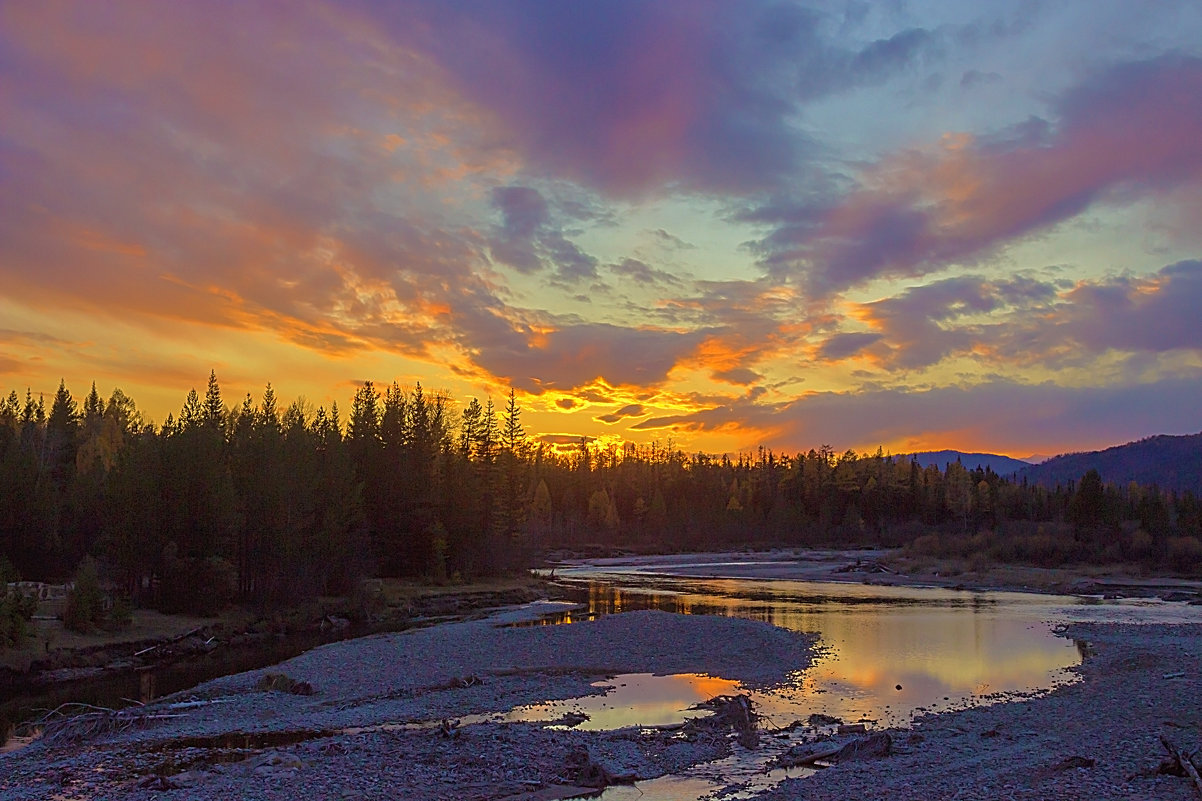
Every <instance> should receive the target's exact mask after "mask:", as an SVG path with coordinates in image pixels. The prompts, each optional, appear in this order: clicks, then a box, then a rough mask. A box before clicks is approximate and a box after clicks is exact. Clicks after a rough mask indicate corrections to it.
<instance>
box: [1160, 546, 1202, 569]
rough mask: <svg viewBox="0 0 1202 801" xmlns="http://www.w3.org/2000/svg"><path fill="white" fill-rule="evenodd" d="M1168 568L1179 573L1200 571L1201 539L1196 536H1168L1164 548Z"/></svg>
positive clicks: (1201, 563)
mask: <svg viewBox="0 0 1202 801" xmlns="http://www.w3.org/2000/svg"><path fill="white" fill-rule="evenodd" d="M1165 557H1166V559H1167V561H1168V564H1169V568H1170V569H1172V570H1176V571H1178V572H1180V573H1189V574H1194V573H1202V541H1199V539H1198V538H1197V537H1170V538H1169V541H1168V543H1167V547H1166V549H1165Z"/></svg>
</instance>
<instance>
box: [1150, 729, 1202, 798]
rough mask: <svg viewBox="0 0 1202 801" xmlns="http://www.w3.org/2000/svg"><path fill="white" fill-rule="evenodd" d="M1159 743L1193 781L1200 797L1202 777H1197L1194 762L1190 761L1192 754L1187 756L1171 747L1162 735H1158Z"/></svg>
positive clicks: (1175, 747)
mask: <svg viewBox="0 0 1202 801" xmlns="http://www.w3.org/2000/svg"><path fill="white" fill-rule="evenodd" d="M1160 742H1162V743H1163V744H1164V747H1165V748H1167V749H1168V751H1169V753H1170V754H1172V756H1173V759H1175V760H1177V762H1178V763H1179V764H1180V765H1181V768H1182V770H1184V771H1185V772H1186V773H1188V774H1189V777H1190V778H1191V779H1193V781H1194V787H1195V788H1197V790H1198V795H1199V796H1202V776H1199V775H1198V768H1197V767H1195V766H1194V761H1193V759H1191V756H1192V754H1187V753H1186V752H1184V751H1182V750H1181V749H1179V748H1178V747H1177V746H1175V745H1173V743H1172V741H1171V740H1169V738H1168V737H1165V736H1164V735H1163V734H1162V735H1160Z"/></svg>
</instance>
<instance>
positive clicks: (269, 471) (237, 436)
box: [0, 374, 1202, 611]
mask: <svg viewBox="0 0 1202 801" xmlns="http://www.w3.org/2000/svg"><path fill="white" fill-rule="evenodd" d="M1200 537H1202V519H1200V514H1199V504H1198V501H1197V499H1196V498H1195V497H1194V496H1193V495H1192V494H1190V493H1181V494H1176V493H1164V492H1161V491H1159V490H1158V489H1157V488H1155V487H1141V486H1136V485H1130V486H1125V487H1113V486H1108V485H1105V484H1104V483H1103V482H1102V481H1101V478H1100V477H1099V476H1098V475H1097V474H1096V473H1092V474H1087V475H1086V476H1085V477H1083V478H1082V480H1081V481H1079V482H1076V483H1074V484H1070V485H1067V486H1060V487H1056V488H1054V489H1045V488H1041V487H1037V486H1033V485H1027V484H1026V483H1016V482H1013V481H1008V480H1005V479H1003V478H1001V477H999V476H998V475H997V474H995V473H993V472H992V471H989V470H980V469H978V470H968V469H966V468H965V467H964V466H962V465H960V464H959V463H950V464H947V465H946V466H945V467H944V468H942V469H940V468H938V467H935V466H931V467H926V468H923V467H921V466H919V465H918V464H917V463H916V462H907V461H904V460H897V459H894V458H891V457H890V456H888V455H885V454H883V453H880V452H878V453H876V454H873V455H865V454H856V453H854V452H852V451H848V452H846V453H843V454H836V453H835V452H833V451H832V450H831V449H829V448H827V447H823V448H821V449H818V450H810V451H809V452H807V453H798V454H794V455H783V454H775V453H773V452H771V451H768V450H764V449H761V450H759V451H758V452H757V453H755V454H744V455H741V456H739V457H737V458H736V459H733V460H732V459H730V458H727V457H715V456H710V455H706V454H694V455H686V454H685V453H683V452H682V451H680V450H679V449H676V448H674V447H672V446H671V445H666V446H665V445H661V444H658V443H657V444H651V445H645V446H643V445H634V444H629V443H628V444H626V445H624V446H622V447H605V448H602V447H598V446H597V445H595V444H590V443H588V442H585V441H583V440H582V441H581V443H579V444H578V445H576V446H573V447H570V448H568V449H567V450H566V451H565V450H559V449H555V448H552V447H551V446H548V445H545V444H541V443H539V442H537V440H536V438H532V437H528V436H527V435H526V432H525V431H524V428H523V426H522V423H521V409H520V407H519V406H518V404H517V402H516V399H515V396H514V395H513V393H510V396H509V398H508V402H507V403H504V404H503V405H502V407H501V408H498V407H496V406H495V405H494V404H493V402H492V401H491V400H486V402H485V403H484V404H481V403H480V402H479V401H478V400H476V399H472V400H471V401H469V402H468V403H467V404H466V405H465V406H463V407H462V408H459V406H458V404H456V403H454V402H453V401H452V400H451V399H450V398H449V397H447V396H446V395H445V394H442V393H433V394H431V393H426V392H425V391H424V390H423V389H422V387H421V385H420V384H419V385H418V386H416V387H415V388H413V389H406V388H402V387H400V386H398V385H397V384H395V383H394V384H392V385H390V386H387V387H384V388H383V391H381V390H380V389H379V388H377V387H376V386H375V385H373V384H371V383H370V382H369V383H365V384H364V385H363V386H362V387H361V388H360V389H359V390H358V391H357V392H356V393H355V395H354V398H353V399H352V401H351V407H350V411H349V414H348V415H347V418H346V420H345V421H343V419H342V416H341V413H340V411H339V409H338V407H337V405H334V406H332V407H331V408H330V409H328V410H327V409H325V408H313V407H312V406H311V405H309V404H307V403H306V402H305V401H303V400H298V401H295V402H293V403H291V404H290V405H288V406H287V407H285V408H281V406H280V404H279V403H278V401H277V399H276V397H275V393H274V391H273V390H272V388H271V386H270V385H267V387H266V389H265V391H264V392H263V394H262V396H261V397H260V398H258V399H254V398H252V397H251V396H249V395H248V396H247V397H246V398H245V399H243V400H242V402H241V403H236V404H228V403H227V402H226V401H225V399H224V398H223V397H222V393H221V388H220V386H219V384H218V381H217V377H216V375H215V374H211V375H210V377H209V382H208V386H207V390H206V392H205V394H204V395H203V396H201V395H199V394H198V393H197V392H196V391H195V390H193V391H191V392H189V393H188V395H187V397H186V399H185V401H184V403H183V406H182V408H181V410H180V412H179V414H178V417H177V416H175V415H171V416H169V417H168V418H167V420H166V421H165V422H164V423H163V424H162V425H161V426H155V425H152V424H149V423H148V422H147V421H146V420H145V419H144V418H143V416H142V415H141V414H140V413H139V411H138V409H137V407H136V404H135V403H134V402H133V400H132V399H130V398H129V397H128V396H126V395H125V394H124V393H123V392H121V391H120V390H115V391H114V392H113V393H112V394H111V396H110V397H109V398H108V399H107V400H105V399H102V397H101V396H100V395H99V393H98V392H97V391H96V388H95V387H94V386H93V388H92V390H91V392H90V393H88V395H86V396H85V397H84V398H83V400H82V401H77V400H76V399H75V398H74V397H73V396H72V394H71V393H70V391H69V390H68V389H67V388H66V386H65V385H60V387H59V390H58V392H57V393H56V394H55V396H54V397H53V399H52V400H51V402H50V406H49V408H48V409H47V408H46V404H45V401H44V400H43V399H41V398H37V399H35V398H33V396H32V395H31V393H29V392H28V391H27V392H26V394H25V397H24V399H23V400H22V399H21V398H20V397H19V396H18V395H17V394H16V393H15V392H13V393H11V394H10V395H9V396H8V398H7V399H6V400H4V401H3V402H0V554H2V555H3V558H4V560H7V562H8V563H9V564H10V565H11V567H12V568H14V569H15V572H17V573H19V574H20V575H21V576H22V577H24V578H26V579H35V580H48V579H64V578H67V577H69V576H71V575H72V574H73V573H74V571H76V570H77V568H78V566H79V565H80V564H81V563H82V562H83V560H84V559H85V557H92V558H94V559H95V560H96V562H97V563H99V565H100V566H101V568H102V574H103V575H104V576H106V577H107V578H108V580H109V581H110V582H111V583H112V585H113V586H115V587H117V588H118V590H119V592H120V593H121V594H123V595H125V596H126V597H127V598H129V599H131V600H133V601H134V602H136V603H139V604H150V605H155V606H158V607H159V608H162V609H166V610H184V609H186V610H189V611H212V609H214V608H216V607H219V606H220V605H221V604H223V603H225V602H227V601H228V600H230V599H233V598H237V599H239V600H242V601H244V602H249V603H256V604H262V605H268V606H270V605H278V604H285V603H291V602H294V601H296V600H298V599H301V598H306V597H311V596H313V595H316V594H335V593H347V592H350V591H351V590H353V589H354V587H355V586H356V585H357V581H358V579H359V578H360V577H363V576H366V575H378V574H384V575H417V576H424V577H429V578H431V579H434V580H438V581H442V580H453V579H455V578H456V577H460V578H465V579H466V578H472V577H476V576H480V575H487V574H496V573H502V572H506V571H511V570H514V569H517V568H520V567H522V566H524V565H526V564H528V562H529V555H530V554H531V552H532V551H533V550H535V549H553V548H565V547H566V548H580V547H582V546H586V545H593V544H597V545H602V546H607V547H629V548H637V549H647V550H652V549H654V550H674V549H684V548H716V547H737V546H743V545H747V544H756V545H768V544H789V545H814V546H817V545H829V544H840V545H846V544H861V543H862V544H868V543H873V544H885V545H900V544H907V543H916V544H917V545H918V546H920V547H921V548H924V549H925V550H927V551H929V552H932V553H936V552H938V553H955V552H965V551H966V550H972V549H975V550H977V551H981V550H983V549H988V550H989V552H990V553H991V554H995V555H996V556H997V557H998V558H1003V559H1023V560H1030V561H1036V562H1041V563H1059V562H1063V561H1071V560H1083V559H1094V560H1125V561H1133V560H1134V561H1141V562H1145V563H1147V564H1150V565H1155V566H1158V567H1172V568H1174V569H1180V570H1192V569H1197V566H1198V565H1199V564H1200V563H1202V543H1200V542H1199V538H1200ZM920 538H922V539H920ZM0 561H3V560H0Z"/></svg>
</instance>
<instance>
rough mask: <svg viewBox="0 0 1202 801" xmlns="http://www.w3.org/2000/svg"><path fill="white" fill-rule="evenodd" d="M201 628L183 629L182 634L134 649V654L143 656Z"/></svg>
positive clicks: (178, 640)
mask: <svg viewBox="0 0 1202 801" xmlns="http://www.w3.org/2000/svg"><path fill="white" fill-rule="evenodd" d="M201 628H203V627H200V628H195V629H192V630H191V631H185V632H184V633H183V634H181V635H179V636H178V637H172V638H171V639H170V640H164V641H163V642H160V643H156V644H154V645H152V646H150V647H149V648H143V649H142V650H141V651H135V652H134V656H145V655H146V654H148V653H150V652H151V651H157V650H158V649H160V648H163V647H164V646H167V645H174V644H175V643H177V642H180V641H181V640H186V639H188V638H189V637H191V636H192V635H194V634H200V631H201ZM209 639H212V638H211V637H210V638H209Z"/></svg>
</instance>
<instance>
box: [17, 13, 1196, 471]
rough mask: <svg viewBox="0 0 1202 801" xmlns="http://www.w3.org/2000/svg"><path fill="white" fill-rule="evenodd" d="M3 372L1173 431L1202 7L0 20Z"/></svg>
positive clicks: (538, 428) (22, 380) (1190, 284)
mask: <svg viewBox="0 0 1202 801" xmlns="http://www.w3.org/2000/svg"><path fill="white" fill-rule="evenodd" d="M0 281H2V282H3V284H2V286H3V289H2V290H0V392H3V394H4V395H7V394H8V393H9V392H10V391H11V390H16V391H17V392H18V394H19V395H20V396H21V397H22V398H24V396H25V391H26V388H29V389H31V390H32V392H33V393H34V395H35V396H36V395H37V394H39V393H45V395H46V397H47V400H49V397H50V396H51V395H52V394H53V392H54V391H55V389H56V388H57V387H58V384H59V381H60V379H64V380H65V381H66V383H67V386H68V387H69V388H70V389H71V390H72V392H73V393H74V394H75V396H76V397H81V396H82V395H84V394H85V393H86V392H87V391H88V389H89V388H90V386H91V384H92V382H93V381H95V382H96V385H97V388H98V389H99V391H100V392H101V393H102V394H103V395H105V396H107V395H108V394H109V393H110V392H111V391H112V389H113V388H114V387H118V386H119V387H120V388H121V389H123V390H124V391H125V392H126V393H127V394H129V395H131V396H132V397H133V398H134V399H135V400H136V401H137V402H138V404H139V406H140V408H141V409H142V410H143V412H144V413H145V414H147V415H148V416H149V417H151V418H153V419H154V420H155V421H156V422H159V423H161V422H162V421H163V420H164V419H165V418H166V416H167V414H168V413H175V414H177V415H178V411H179V408H180V406H181V405H182V403H183V401H184V396H185V394H186V393H187V391H188V389H189V388H191V387H196V388H197V389H198V390H199V391H201V392H202V393H203V391H204V387H205V383H206V381H207V378H208V376H209V371H210V370H211V369H215V370H216V372H217V375H218V378H219V379H220V381H221V384H222V388H223V390H224V392H225V397H226V400H227V402H229V403H232V404H236V403H238V402H240V401H241V398H242V397H243V396H244V395H245V394H246V393H247V392H251V393H253V394H254V395H255V396H256V398H257V397H258V396H259V395H260V394H261V392H262V389H263V385H264V384H265V383H266V382H268V381H270V382H272V384H273V386H274V387H275V389H276V393H277V395H278V396H280V398H281V399H282V400H283V401H284V402H288V401H291V400H292V399H294V398H296V397H297V396H301V395H303V396H304V397H306V398H307V399H309V400H310V401H311V402H312V403H314V404H322V405H326V406H328V405H329V404H330V403H331V402H333V401H337V402H338V403H339V405H340V406H341V407H342V408H343V409H344V410H345V409H347V408H348V407H349V399H350V397H351V395H352V394H353V392H354V390H355V387H356V385H357V384H359V383H360V382H362V381H363V380H364V379H370V380H373V381H375V382H377V383H390V382H392V381H393V380H396V381H398V382H399V383H400V384H402V385H407V386H413V385H414V384H415V383H416V382H417V381H421V382H422V384H423V386H424V387H425V388H426V389H427V390H434V391H437V390H446V391H447V392H448V393H450V395H451V396H452V397H454V398H455V399H456V400H457V401H464V400H466V399H467V398H469V397H472V396H476V397H479V398H480V399H481V400H482V401H483V400H484V398H485V397H486V396H489V395H491V396H492V397H493V398H494V399H495V400H497V401H500V400H501V399H502V396H505V395H507V394H508V391H509V388H510V387H513V388H514V389H515V390H516V391H517V396H518V400H519V402H520V403H521V404H522V406H523V408H524V409H525V413H524V416H523V422H524V423H525V424H526V427H527V428H528V429H529V430H532V431H535V432H538V433H540V434H543V435H547V436H548V438H549V441H557V440H565V439H567V438H579V437H580V436H582V435H583V436H589V437H597V438H602V439H603V440H604V439H609V440H616V439H630V440H635V441H638V442H648V441H651V440H657V439H658V440H660V441H661V442H666V441H667V440H669V439H671V440H672V441H673V442H674V443H675V444H676V445H678V446H680V447H682V448H684V449H685V450H688V451H692V450H705V451H711V452H721V451H727V452H732V453H733V452H735V451H738V450H741V449H750V448H754V447H756V446H757V445H765V446H769V447H772V448H775V449H778V450H785V451H789V452H792V451H794V450H798V449H809V448H810V447H818V446H819V445H821V444H829V445H831V446H833V447H834V448H835V449H836V450H839V451H841V450H843V449H846V448H854V449H857V450H873V451H874V450H876V448H877V447H878V446H883V447H884V448H886V449H887V450H891V451H893V452H904V451H909V450H925V449H938V448H958V449H960V450H980V451H992V452H996V453H1006V454H1010V455H1013V456H1017V457H1023V456H1027V455H1029V454H1031V453H1042V454H1055V453H1060V452H1065V451H1071V450H1083V449H1094V448H1100V447H1106V446H1109V445H1113V444H1118V443H1121V442H1125V441H1128V440H1132V439H1137V438H1140V437H1143V436H1148V435H1151V434H1156V433H1171V434H1184V433H1195V432H1198V431H1199V430H1202V3H1198V2H1197V0H1182V1H1181V2H1171V0H1160V1H1158V2H1152V3H1143V2H1135V1H1134V0H1121V1H1119V2H1107V1H1106V0H1081V1H1080V2H1047V3H1044V2H1017V1H1016V2H974V3H965V2H950V0H949V1H948V2H914V3H908V2H900V1H899V2H880V3H877V2H873V3H868V2H849V3H819V4H814V5H805V4H794V3H787V2H780V3H778V2H747V1H746V0H740V1H739V2H734V1H733V0H731V1H730V2H708V1H707V0H664V1H663V2H624V1H621V0H606V2H595V3H578V2H563V1H562V0H545V2H534V1H532V0H507V1H506V2H494V1H493V0H479V2H451V1H450V0H430V2H403V1H402V2H397V1H396V0H389V2H379V3H370V2H339V3H322V2H298V3H277V2H270V3H268V2H242V1H241V0H238V1H235V2H208V1H206V2H189V3H174V2H172V3H164V2H150V1H149V0H148V2H141V3H133V2H131V3H126V2H99V1H98V0H89V1H88V2H83V1H81V2H76V3H71V2H66V3H63V2H53V1H52V0H39V2H26V1H25V0H16V1H15V2H0Z"/></svg>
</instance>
